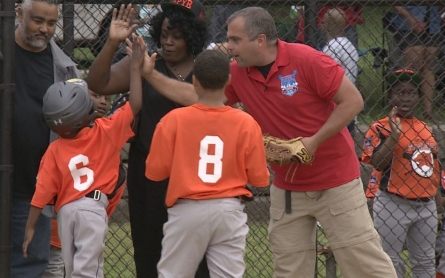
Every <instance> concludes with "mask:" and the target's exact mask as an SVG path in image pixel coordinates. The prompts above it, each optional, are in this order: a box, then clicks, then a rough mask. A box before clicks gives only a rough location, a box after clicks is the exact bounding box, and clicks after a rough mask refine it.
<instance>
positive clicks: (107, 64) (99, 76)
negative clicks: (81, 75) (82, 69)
mask: <svg viewBox="0 0 445 278" xmlns="http://www.w3.org/2000/svg"><path fill="white" fill-rule="evenodd" d="M133 14H134V9H133V8H131V4H130V5H128V6H127V7H126V8H125V5H122V6H121V7H120V9H119V13H118V11H117V9H114V10H113V17H112V20H111V24H110V31H109V35H108V39H107V41H106V43H105V45H104V47H103V49H102V51H101V52H100V53H99V55H98V56H97V57H96V59H95V60H94V62H93V64H92V65H91V68H90V70H89V73H88V78H87V82H88V87H89V88H90V89H91V90H93V91H94V92H96V93H98V94H103V95H110V94H117V93H123V92H126V91H128V88H129V86H130V59H129V58H128V57H125V58H124V59H122V60H121V61H119V62H118V63H116V64H114V65H113V66H112V65H111V63H112V60H113V56H114V53H116V51H117V50H118V48H119V44H120V43H121V42H123V41H124V40H125V39H126V38H128V37H129V36H130V34H131V33H132V32H133V31H134V29H135V28H136V27H137V25H130V22H131V18H132V17H133Z"/></svg>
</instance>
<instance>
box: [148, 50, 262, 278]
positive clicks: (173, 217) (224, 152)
mask: <svg viewBox="0 0 445 278" xmlns="http://www.w3.org/2000/svg"><path fill="white" fill-rule="evenodd" d="M229 72H230V66H229V60H228V59H227V57H226V56H225V55H224V54H222V53H221V52H219V51H216V50H207V51H204V52H202V53H201V54H199V55H198V56H197V57H196V60H195V63H194V66H193V86H194V88H195V91H196V93H197V95H198V97H199V100H198V103H196V104H194V105H192V106H189V107H184V108H178V109H175V110H173V111H171V112H169V113H168V114H167V115H165V116H164V117H163V118H162V119H161V121H160V122H159V123H158V125H157V127H156V130H155V133H154V137H153V142H152V144H151V148H150V153H149V155H148V157H147V161H146V171H145V175H146V177H147V178H149V179H151V180H154V181H160V180H164V179H166V178H168V177H170V180H169V184H168V189H167V196H166V205H167V207H168V221H167V223H165V224H164V238H163V240H162V254H161V260H160V261H159V263H158V275H159V276H158V277H193V275H194V274H195V272H196V270H197V268H198V265H199V263H200V261H201V260H202V257H203V256H204V255H205V256H206V258H207V264H208V267H209V272H210V276H211V277H242V276H243V273H244V269H245V265H244V250H245V245H246V235H247V233H248V227H247V224H246V222H247V215H246V213H244V211H243V209H244V203H243V202H242V200H243V197H252V193H251V192H250V191H249V190H248V189H247V188H246V184H247V183H250V184H251V185H254V186H258V187H263V186H267V185H268V184H269V171H268V169H267V166H266V159H265V152H264V147H263V139H262V134H261V129H260V127H259V125H258V124H257V123H256V121H255V120H254V119H253V118H252V117H251V116H250V115H249V114H247V113H244V112H242V111H241V110H238V109H234V108H232V107H229V106H225V105H224V102H225V100H226V98H225V95H224V89H225V86H226V85H227V84H228V83H229V82H230V74H229Z"/></svg>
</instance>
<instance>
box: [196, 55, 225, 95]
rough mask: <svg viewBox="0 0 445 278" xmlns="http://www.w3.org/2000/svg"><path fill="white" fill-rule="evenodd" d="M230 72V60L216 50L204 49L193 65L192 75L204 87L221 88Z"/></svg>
mask: <svg viewBox="0 0 445 278" xmlns="http://www.w3.org/2000/svg"><path fill="white" fill-rule="evenodd" d="M229 74H230V61H229V59H228V58H227V56H226V55H224V54H223V53H221V52H220V51H218V50H205V51H203V52H202V53H201V54H199V55H198V56H197V57H196V59H195V63H194V65H193V75H194V76H195V78H196V79H197V80H198V81H199V83H200V84H201V86H202V87H203V88H204V89H213V90H214V89H222V88H224V86H225V85H226V83H227V80H228V79H229Z"/></svg>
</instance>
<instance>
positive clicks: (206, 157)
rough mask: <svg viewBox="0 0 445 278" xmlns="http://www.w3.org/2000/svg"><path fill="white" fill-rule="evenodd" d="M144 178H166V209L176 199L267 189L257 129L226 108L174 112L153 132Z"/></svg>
mask: <svg viewBox="0 0 445 278" xmlns="http://www.w3.org/2000/svg"><path fill="white" fill-rule="evenodd" d="M145 175H146V177H147V178H149V179H151V180H154V181H160V180H164V179H166V178H168V177H170V180H169V184H168V189H167V197H166V205H167V206H168V207H171V206H173V205H174V204H175V202H176V200H177V199H179V198H185V199H194V200H200V199H214V198H226V197H235V196H241V195H246V196H252V193H251V192H250V191H248V190H247V189H246V184H247V183H250V184H252V185H254V186H258V187H262V186H267V185H269V170H268V169H267V165H266V156H265V151H264V147H263V139H262V134H261V129H260V127H259V125H258V123H257V122H256V121H255V120H254V119H253V118H252V117H251V116H250V115H249V114H247V113H245V112H242V111H241V110H238V109H234V108H232V107H230V106H225V107H207V106H204V105H201V104H194V105H192V106H189V107H184V108H178V109H175V110H173V111H171V112H170V113H168V114H167V115H165V116H164V117H163V118H162V119H161V121H160V122H159V123H158V125H157V126H156V130H155V133H154V136H153V142H152V144H151V147H150V153H149V155H148V157H147V160H146V169H145Z"/></svg>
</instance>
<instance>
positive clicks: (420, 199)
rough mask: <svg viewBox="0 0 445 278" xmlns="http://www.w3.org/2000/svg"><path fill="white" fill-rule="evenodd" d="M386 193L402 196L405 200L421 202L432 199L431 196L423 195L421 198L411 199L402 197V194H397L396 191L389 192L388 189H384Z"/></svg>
mask: <svg viewBox="0 0 445 278" xmlns="http://www.w3.org/2000/svg"><path fill="white" fill-rule="evenodd" d="M385 192H386V193H388V194H391V195H394V196H397V197H399V198H403V199H405V200H409V201H415V202H422V203H428V202H429V201H431V200H432V199H433V197H423V198H415V199H411V198H406V197H403V196H402V195H399V194H397V193H393V192H389V191H388V190H385Z"/></svg>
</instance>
